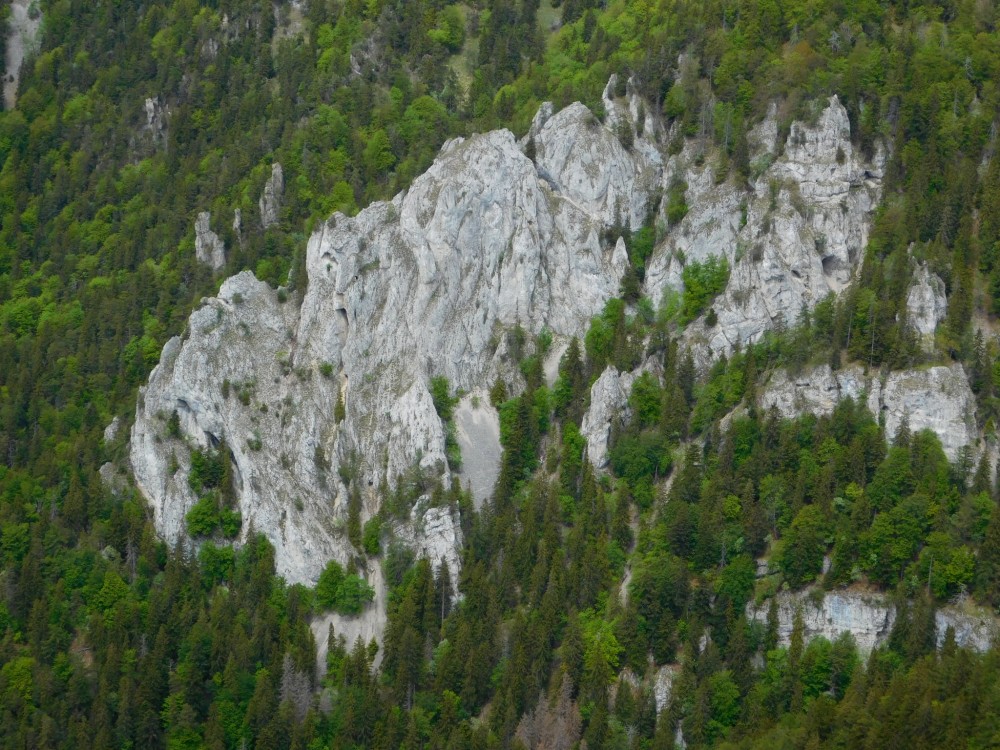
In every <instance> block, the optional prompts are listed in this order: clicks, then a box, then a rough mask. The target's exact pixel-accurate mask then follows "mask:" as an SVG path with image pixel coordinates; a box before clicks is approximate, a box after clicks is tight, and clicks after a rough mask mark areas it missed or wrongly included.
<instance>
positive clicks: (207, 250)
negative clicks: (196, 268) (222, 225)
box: [194, 211, 226, 271]
mask: <svg viewBox="0 0 1000 750" xmlns="http://www.w3.org/2000/svg"><path fill="white" fill-rule="evenodd" d="M194 253H195V257H196V258H198V260H199V261H200V262H202V263H204V264H205V265H206V266H208V267H209V268H211V269H212V270H213V271H218V270H219V269H220V268H222V267H223V266H224V265H226V246H225V244H224V243H223V242H222V238H221V237H219V235H217V234H216V233H215V232H213V231H212V214H211V213H209V212H208V211H202V212H201V213H199V214H198V218H197V219H195V222H194Z"/></svg>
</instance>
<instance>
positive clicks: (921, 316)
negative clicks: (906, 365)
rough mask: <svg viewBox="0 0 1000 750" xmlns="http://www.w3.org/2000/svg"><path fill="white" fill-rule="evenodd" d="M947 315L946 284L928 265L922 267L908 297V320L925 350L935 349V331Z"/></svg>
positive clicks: (915, 277) (915, 276) (918, 270)
mask: <svg viewBox="0 0 1000 750" xmlns="http://www.w3.org/2000/svg"><path fill="white" fill-rule="evenodd" d="M947 313H948V300H947V298H946V297H945V289H944V282H943V281H942V280H941V277H940V276H938V275H937V274H935V273H932V272H931V270H930V269H929V268H927V266H926V265H921V266H920V267H919V268H918V269H917V272H916V274H915V275H914V278H913V284H912V286H910V291H909V293H908V294H907V295H906V318H907V320H908V321H909V324H910V325H911V326H912V327H913V329H914V330H915V331H916V332H917V335H918V336H919V337H920V342H921V344H922V345H923V346H924V348H925V349H933V346H934V331H935V330H937V326H938V323H940V322H941V321H942V320H944V317H945V315H946V314H947Z"/></svg>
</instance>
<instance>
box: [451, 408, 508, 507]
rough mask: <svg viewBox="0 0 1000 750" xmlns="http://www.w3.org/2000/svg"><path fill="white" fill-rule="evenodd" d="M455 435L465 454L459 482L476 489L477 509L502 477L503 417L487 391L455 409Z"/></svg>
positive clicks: (473, 489) (474, 494)
mask: <svg viewBox="0 0 1000 750" xmlns="http://www.w3.org/2000/svg"><path fill="white" fill-rule="evenodd" d="M455 432H456V436H455V437H456V439H457V441H458V447H459V449H460V450H461V453H462V470H461V472H460V473H459V479H460V480H461V482H462V486H463V487H466V486H467V487H468V488H469V489H471V490H472V497H473V499H474V500H475V503H476V507H477V508H478V507H481V506H482V505H483V503H485V502H486V500H488V499H489V497H490V495H491V494H493V486H494V485H495V484H496V481H497V476H498V475H499V474H500V454H501V452H502V448H501V446H500V415H499V414H498V413H497V410H496V409H494V408H493V406H492V405H491V404H490V400H489V396H488V394H487V393H486V392H485V391H479V392H476V393H473V394H469V395H467V396H465V397H463V398H462V400H461V401H459V402H458V405H457V406H456V407H455Z"/></svg>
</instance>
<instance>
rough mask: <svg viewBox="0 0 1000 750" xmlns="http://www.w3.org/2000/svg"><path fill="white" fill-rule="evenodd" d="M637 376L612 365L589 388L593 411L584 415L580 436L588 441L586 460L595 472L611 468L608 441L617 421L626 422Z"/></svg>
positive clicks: (590, 410)
mask: <svg viewBox="0 0 1000 750" xmlns="http://www.w3.org/2000/svg"><path fill="white" fill-rule="evenodd" d="M635 378H636V374H635V373H631V372H624V373H620V372H618V370H616V369H615V368H614V367H611V366H609V367H608V368H607V369H606V370H605V371H604V372H602V373H601V376H600V377H599V378H598V379H597V380H596V381H594V385H593V386H591V388H590V408H589V409H587V412H586V413H585V414H584V415H583V422H582V423H581V425H580V434H581V435H583V436H584V437H585V438H586V439H587V458H588V459H589V460H590V463H591V464H593V465H594V468H595V469H603V468H605V467H606V466H607V465H608V460H609V457H608V447H609V446H608V441H609V440H610V439H611V426H612V422H613V421H614V420H615V419H622V420H625V421H627V419H628V416H629V414H630V411H629V406H628V397H629V394H631V393H632V383H633V382H634V381H635Z"/></svg>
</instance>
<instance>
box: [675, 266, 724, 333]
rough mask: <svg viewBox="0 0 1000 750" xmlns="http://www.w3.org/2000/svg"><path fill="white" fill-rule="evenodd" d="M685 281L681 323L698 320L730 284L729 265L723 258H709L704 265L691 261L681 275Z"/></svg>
mask: <svg viewBox="0 0 1000 750" xmlns="http://www.w3.org/2000/svg"><path fill="white" fill-rule="evenodd" d="M681 277H682V278H683V279H684V300H683V302H682V304H681V319H682V320H681V322H682V323H688V322H690V321H692V320H694V319H695V318H697V317H698V316H699V315H700V314H701V312H702V311H703V310H704V309H705V308H706V307H707V306H708V303H709V302H711V301H712V300H713V299H715V297H716V295H718V294H719V293H720V292H721V291H722V290H723V289H725V288H726V284H727V283H728V282H729V263H728V261H727V260H726V259H725V257H723V256H721V255H720V256H716V257H712V258H709V259H708V260H706V261H705V262H704V263H698V262H697V261H691V262H690V263H688V264H687V265H686V266H684V271H683V272H682V273H681Z"/></svg>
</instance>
